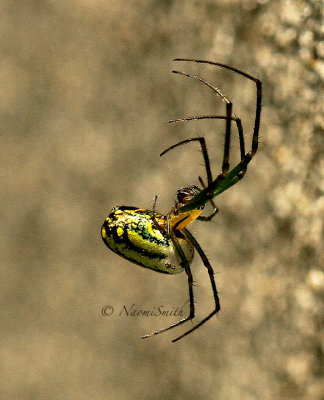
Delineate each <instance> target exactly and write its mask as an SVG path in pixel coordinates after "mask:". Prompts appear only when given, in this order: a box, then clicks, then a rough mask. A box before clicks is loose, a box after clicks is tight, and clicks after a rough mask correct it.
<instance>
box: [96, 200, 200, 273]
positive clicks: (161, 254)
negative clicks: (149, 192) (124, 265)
mask: <svg viewBox="0 0 324 400" xmlns="http://www.w3.org/2000/svg"><path fill="white" fill-rule="evenodd" d="M154 216H155V220H156V221H158V220H163V219H164V220H165V219H166V217H164V216H163V215H161V214H158V213H155V214H154ZM101 236H102V239H103V241H104V242H105V244H106V245H107V246H108V247H109V248H110V250H112V251H113V252H115V253H116V254H118V255H120V256H122V257H124V258H126V259H127V260H129V261H132V262H133V263H135V264H138V265H140V266H142V267H146V268H151V269H153V270H155V271H158V272H162V273H167V274H177V273H179V272H182V271H183V267H182V266H181V264H180V263H181V259H180V257H179V255H178V254H177V252H176V251H175V249H174V246H173V243H172V241H171V240H170V239H169V238H168V237H167V235H166V234H165V235H164V234H163V233H162V232H161V230H160V229H159V228H158V227H157V226H156V223H155V222H154V221H153V219H152V211H151V210H145V209H142V208H136V207H124V206H122V207H114V208H113V209H112V211H111V213H110V214H109V216H108V217H107V218H106V220H105V222H104V224H103V226H102V228H101ZM177 240H178V242H179V244H180V246H181V248H182V250H183V252H184V254H185V256H186V258H187V260H188V262H189V264H191V262H192V259H193V255H194V248H193V246H192V245H191V244H190V243H189V242H188V241H187V240H186V239H185V237H184V236H182V234H181V232H180V231H177Z"/></svg>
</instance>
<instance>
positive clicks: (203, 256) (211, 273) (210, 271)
mask: <svg viewBox="0 0 324 400" xmlns="http://www.w3.org/2000/svg"><path fill="white" fill-rule="evenodd" d="M181 232H182V233H183V234H184V235H185V237H186V239H187V240H188V241H189V242H190V243H191V244H192V245H193V246H194V247H195V249H196V250H197V251H198V253H199V255H200V257H201V259H202V261H203V263H204V265H205V267H206V268H207V270H208V274H209V279H210V282H211V286H212V289H213V295H214V300H215V309H214V311H212V312H211V313H210V314H208V315H207V317H206V318H204V319H203V320H202V321H200V322H199V323H198V324H197V325H195V326H193V327H192V328H191V329H189V330H188V331H186V332H185V333H183V334H182V335H181V336H179V337H177V338H176V339H173V340H172V342H176V341H178V340H180V339H182V338H183V337H185V336H187V335H189V333H191V332H193V331H194V330H196V329H197V328H199V327H200V326H201V325H203V324H204V323H205V322H207V321H208V320H209V319H210V318H211V317H212V316H213V315H215V314H217V313H218V312H219V311H220V309H221V307H220V302H219V297H218V292H217V288H216V282H215V279H214V271H213V268H212V266H211V265H210V262H209V261H208V258H207V256H206V254H205V253H204V251H203V249H202V248H201V247H200V245H199V243H198V242H197V240H196V239H195V238H194V237H193V236H192V234H191V233H190V232H189V231H188V229H186V228H183V229H181Z"/></svg>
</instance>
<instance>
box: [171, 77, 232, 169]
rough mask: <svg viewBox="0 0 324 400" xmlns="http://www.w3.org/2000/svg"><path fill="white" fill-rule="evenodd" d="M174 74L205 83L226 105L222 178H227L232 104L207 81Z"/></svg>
mask: <svg viewBox="0 0 324 400" xmlns="http://www.w3.org/2000/svg"><path fill="white" fill-rule="evenodd" d="M172 72H173V73H174V74H180V75H184V76H187V77H188V78H192V79H195V80H196V81H199V82H201V83H203V84H204V85H206V86H208V87H209V88H210V89H211V90H212V91H213V92H214V93H216V94H217V95H218V96H219V97H220V98H221V99H222V100H223V101H224V102H225V104H226V118H224V119H226V131H225V144H224V157H223V164H222V172H221V176H223V177H225V176H226V174H227V172H228V170H229V151H230V140H231V120H232V118H231V117H232V108H233V107H232V102H231V101H229V100H228V98H227V97H226V96H224V95H223V94H222V93H221V91H220V90H219V89H218V88H217V87H215V86H213V85H211V84H210V83H209V82H207V81H205V79H202V78H200V77H199V76H197V75H193V74H188V73H187V72H182V71H172Z"/></svg>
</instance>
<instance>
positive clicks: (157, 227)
mask: <svg viewBox="0 0 324 400" xmlns="http://www.w3.org/2000/svg"><path fill="white" fill-rule="evenodd" d="M174 61H177V62H178V61H183V62H195V63H203V64H210V65H213V66H218V67H221V68H224V69H226V70H229V71H232V72H234V73H236V74H239V75H241V76H243V77H245V78H247V79H249V80H251V81H253V82H255V84H256V110H255V119H254V129H253V136H252V145H251V150H250V151H248V152H245V143H244V136H243V128H242V124H241V120H240V118H237V117H235V116H232V103H231V102H230V101H229V100H228V98H227V97H225V96H224V95H223V94H222V93H221V92H220V90H219V89H218V88H216V87H215V86H213V85H211V84H210V83H208V82H207V81H206V80H204V79H202V78H200V77H199V76H196V75H192V74H189V73H186V72H181V71H172V72H173V73H175V74H180V75H184V76H185V77H188V78H191V79H194V80H195V81H198V82H200V83H202V84H203V85H205V86H207V87H209V88H210V89H211V90H212V91H213V92H214V93H215V94H216V95H217V96H219V97H220V98H221V99H222V100H223V101H224V102H225V105H226V115H202V116H193V117H187V118H179V119H175V120H170V121H169V122H171V123H174V122H183V121H192V120H202V119H221V120H225V140H224V155H223V162H222V169H221V172H220V173H219V174H218V176H217V177H216V178H215V179H214V178H213V176H212V172H211V168H210V163H209V157H208V152H207V146H206V142H205V139H204V138H203V137H194V138H191V139H186V140H183V141H181V142H179V143H176V144H174V145H172V146H170V147H168V148H167V149H166V150H164V151H163V152H162V153H161V154H160V156H163V155H164V154H166V153H167V152H169V151H170V150H172V149H174V148H175V147H177V146H180V145H184V144H187V143H190V142H195V141H197V142H199V144H200V147H201V150H202V154H203V158H204V162H205V167H206V175H207V184H205V183H204V181H203V179H202V178H201V177H200V176H199V177H198V179H199V182H200V185H201V188H199V187H198V186H195V185H191V186H187V187H184V188H182V189H180V190H178V192H177V195H176V201H175V206H174V207H173V208H172V209H171V211H170V212H169V213H168V214H167V215H162V214H159V213H158V212H156V211H155V206H156V199H157V197H155V198H154V202H153V207H152V209H151V210H147V209H143V208H137V207H126V206H119V207H114V208H113V209H112V211H111V213H110V214H109V216H108V217H107V218H106V220H105V222H104V224H103V226H102V229H101V235H102V239H103V241H104V243H105V244H106V245H107V246H108V247H109V248H110V249H111V250H112V251H114V252H115V253H117V254H119V255H120V256H122V257H124V258H125V259H127V260H128V261H131V262H133V263H135V264H138V265H140V266H142V267H146V268H150V269H153V270H155V271H158V272H161V273H166V274H177V273H180V272H183V271H185V273H186V274H187V278H188V286H189V306H190V311H189V315H188V316H187V317H186V318H183V319H181V320H180V321H178V322H176V323H174V324H172V325H170V326H168V327H166V328H162V329H159V330H156V331H153V332H151V333H149V334H147V335H144V336H142V337H141V338H142V339H145V338H148V337H152V336H154V335H157V334H159V333H161V332H165V331H168V330H170V329H172V328H175V327H177V326H179V325H182V324H184V323H185V322H187V321H189V320H192V319H193V318H194V317H195V306H194V295H193V277H192V273H191V269H190V265H191V263H192V260H193V256H194V249H196V251H197V252H198V254H199V256H200V257H201V260H202V262H203V264H204V266H205V267H206V268H207V271H208V274H209V279H210V282H211V287H212V291H213V297H214V302H215V306H214V309H213V311H212V312H210V313H209V314H208V315H207V316H206V317H205V318H204V319H202V320H201V321H200V322H199V323H197V324H196V325H194V326H193V327H192V328H191V329H189V330H187V331H185V333H183V334H182V335H181V336H179V337H177V338H176V339H174V340H172V341H173V342H176V341H178V340H179V339H182V338H183V337H185V336H187V335H188V334H189V333H191V332H193V331H194V330H196V329H197V328H199V327H200V326H201V325H203V324H204V323H205V322H207V321H208V320H209V319H210V318H212V317H213V316H214V315H215V314H217V313H218V312H219V311H220V308H221V307H220V302H219V297H218V292H217V288H216V282H215V279H214V271H213V268H212V266H211V264H210V262H209V260H208V259H207V257H206V255H205V253H204V251H203V250H202V248H201V247H200V245H199V244H198V242H197V240H196V239H195V238H194V237H193V236H192V234H191V233H190V232H189V231H188V229H187V225H189V224H190V223H191V222H193V221H195V220H196V219H198V220H202V221H210V220H211V219H212V218H213V217H214V216H215V214H216V213H217V211H218V209H217V207H216V206H215V204H214V202H213V198H214V197H216V196H218V195H220V194H221V193H222V192H224V191H225V190H227V189H229V188H230V187H231V186H233V185H235V184H236V183H237V182H238V181H240V180H241V179H242V178H243V177H244V175H245V173H246V170H247V166H248V164H249V162H250V161H251V160H252V158H253V156H254V155H255V154H256V152H257V149H258V138H259V128H260V117H261V99H262V84H261V81H260V80H259V79H257V78H254V77H253V76H251V75H249V74H247V73H245V72H243V71H240V70H239V69H236V68H233V67H230V66H228V65H225V64H221V63H218V62H213V61H206V60H196V59H187V58H177V59H175V60H174ZM232 121H233V122H235V124H236V127H237V131H238V138H239V145H240V157H241V161H240V162H239V163H238V164H237V165H236V166H235V167H234V168H233V169H231V170H230V164H229V153H230V139H231V125H232ZM207 202H210V203H211V205H212V206H213V209H214V210H213V212H212V214H210V215H209V216H207V217H204V216H201V215H200V214H201V213H202V212H203V210H204V207H205V204H206V203H207Z"/></svg>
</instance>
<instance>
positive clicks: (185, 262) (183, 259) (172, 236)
mask: <svg viewBox="0 0 324 400" xmlns="http://www.w3.org/2000/svg"><path fill="white" fill-rule="evenodd" d="M156 200H157V196H155V197H154V201H153V208H152V219H153V221H154V224H155V225H156V226H157V227H158V229H159V230H160V231H161V233H162V234H163V235H164V236H166V237H167V238H168V239H170V240H171V241H172V243H173V246H174V248H175V250H176V252H177V253H178V255H179V257H180V259H181V265H182V267H183V268H184V270H185V272H186V274H187V277H188V286H189V306H190V312H189V315H188V317H186V318H183V319H181V320H180V321H178V322H176V323H174V324H171V325H170V326H168V327H166V328H162V329H159V330H157V331H153V332H151V333H148V334H147V335H144V336H142V337H141V339H146V338H148V337H152V336H155V335H158V334H159V333H162V332H166V331H168V330H170V329H172V328H175V327H176V326H179V325H182V324H184V323H185V322H187V321H189V320H191V319H193V318H194V317H195V305H194V296H193V277H192V273H191V269H190V265H189V262H188V260H187V258H186V256H185V254H184V252H183V250H182V248H181V246H180V244H179V242H178V240H177V238H176V236H175V234H174V233H173V232H172V229H171V227H170V222H169V216H168V218H167V226H168V232H165V231H163V230H162V228H161V227H160V225H159V224H158V222H157V221H156V219H155V216H154V212H155V205H156Z"/></svg>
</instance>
